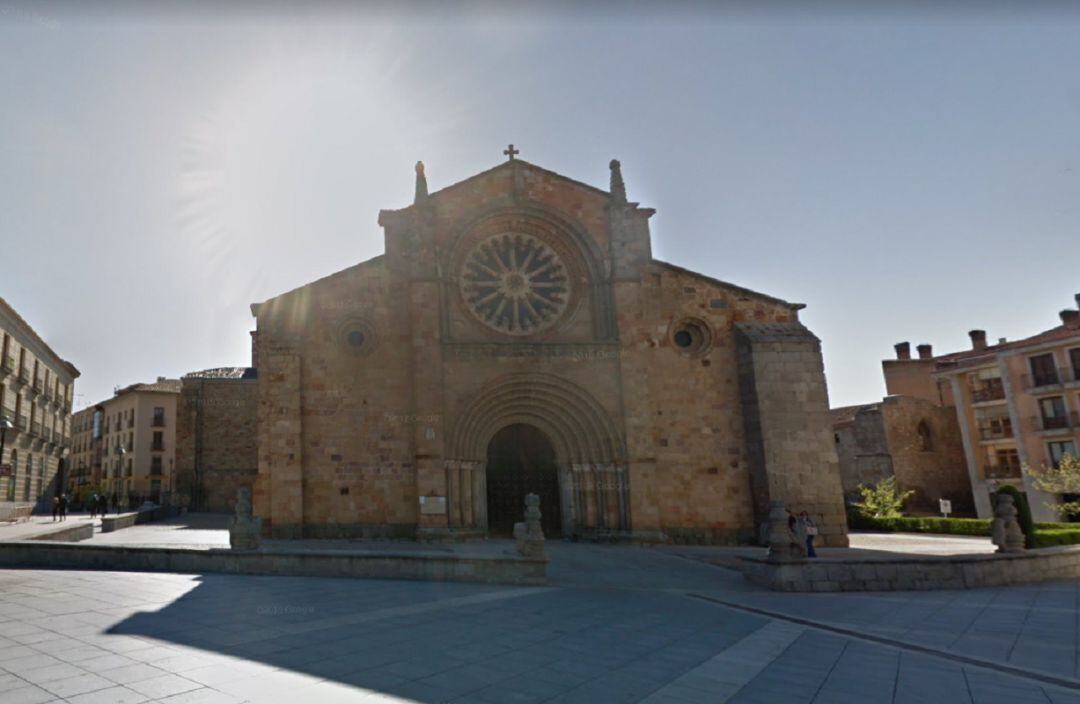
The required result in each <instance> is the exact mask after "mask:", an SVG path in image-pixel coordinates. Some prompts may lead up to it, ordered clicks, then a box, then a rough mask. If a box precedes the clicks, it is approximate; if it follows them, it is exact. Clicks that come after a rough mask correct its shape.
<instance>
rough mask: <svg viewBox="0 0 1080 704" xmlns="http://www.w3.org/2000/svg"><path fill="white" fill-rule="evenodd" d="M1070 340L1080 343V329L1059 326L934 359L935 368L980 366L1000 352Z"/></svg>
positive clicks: (947, 368) (938, 369)
mask: <svg viewBox="0 0 1080 704" xmlns="http://www.w3.org/2000/svg"><path fill="white" fill-rule="evenodd" d="M1069 339H1075V340H1076V341H1077V342H1080V328H1071V327H1068V326H1065V325H1058V326H1057V327H1056V328H1050V329H1049V330H1044V331H1043V332H1040V333H1039V334H1037V335H1032V336H1031V337H1025V338H1023V339H1022V340H1013V341H1012V342H1005V343H1002V344H999V345H988V346H987V347H986V348H985V349H981V350H964V351H962V352H951V353H949V354H943V355H939V356H937V357H934V367H935V369H936V370H937V371H948V370H950V369H957V368H966V367H974V366H979V365H980V364H985V363H987V362H990V361H992V360H993V359H994V356H995V355H996V354H997V353H998V352H1005V351H1007V350H1015V349H1023V348H1025V347H1037V346H1038V345H1042V344H1046V343H1048V342H1064V341H1065V340H1069Z"/></svg>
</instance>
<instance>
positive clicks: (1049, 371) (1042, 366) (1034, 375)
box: [1029, 352, 1058, 386]
mask: <svg viewBox="0 0 1080 704" xmlns="http://www.w3.org/2000/svg"><path fill="white" fill-rule="evenodd" d="M1029 362H1030V364H1031V382H1032V386H1049V385H1051V384H1056V383H1058V374H1057V367H1056V366H1054V355H1053V354H1051V353H1049V352H1047V353H1046V354H1040V355H1036V356H1034V357H1032V358H1031V359H1030V360H1029Z"/></svg>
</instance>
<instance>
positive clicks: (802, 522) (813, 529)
mask: <svg viewBox="0 0 1080 704" xmlns="http://www.w3.org/2000/svg"><path fill="white" fill-rule="evenodd" d="M797 528H798V535H799V539H800V540H801V541H802V543H803V545H805V546H806V556H807V557H817V553H816V552H814V538H815V537H817V534H818V529H817V525H816V524H815V523H814V520H813V519H812V518H810V514H808V513H807V512H806V511H803V512H802V513H800V514H799V520H798V522H797Z"/></svg>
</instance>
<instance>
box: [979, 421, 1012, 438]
mask: <svg viewBox="0 0 1080 704" xmlns="http://www.w3.org/2000/svg"><path fill="white" fill-rule="evenodd" d="M1012 436H1013V429H1012V423H1003V424H1001V425H984V426H980V427H979V439H980V440H1007V439H1009V438H1011V437H1012Z"/></svg>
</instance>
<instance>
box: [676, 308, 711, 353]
mask: <svg viewBox="0 0 1080 704" xmlns="http://www.w3.org/2000/svg"><path fill="white" fill-rule="evenodd" d="M671 341H672V343H673V344H674V345H675V349H676V350H678V351H679V352H681V353H683V354H686V355H690V356H692V357H698V356H700V355H703V354H705V353H706V352H708V351H709V347H710V345H711V343H712V333H710V332H709V326H708V325H707V324H706V323H705V321H703V320H698V319H697V318H687V319H684V320H680V321H679V322H678V323H676V324H675V325H674V326H673V327H672V332H671Z"/></svg>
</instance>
